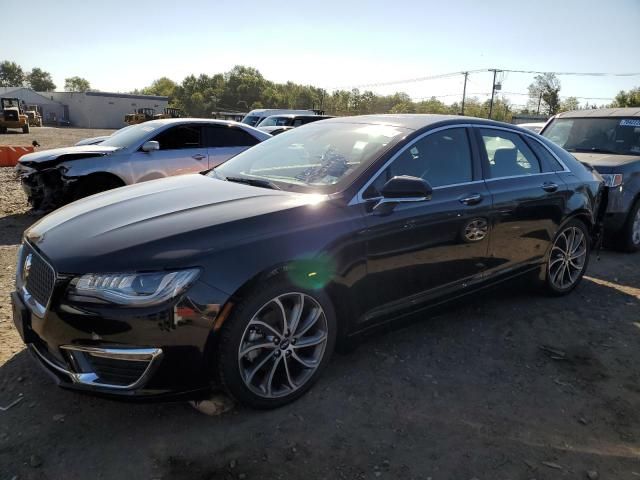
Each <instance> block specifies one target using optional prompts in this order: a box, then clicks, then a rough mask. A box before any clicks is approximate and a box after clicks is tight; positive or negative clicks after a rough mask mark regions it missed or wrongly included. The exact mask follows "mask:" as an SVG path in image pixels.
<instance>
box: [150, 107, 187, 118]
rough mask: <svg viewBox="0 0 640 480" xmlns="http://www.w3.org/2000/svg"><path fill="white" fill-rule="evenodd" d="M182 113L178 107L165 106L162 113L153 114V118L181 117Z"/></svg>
mask: <svg viewBox="0 0 640 480" xmlns="http://www.w3.org/2000/svg"><path fill="white" fill-rule="evenodd" d="M182 117H184V114H183V113H182V110H180V109H179V108H173V107H167V108H165V109H164V111H163V112H162V113H157V114H155V115H154V116H153V119H154V120H161V119H163V118H182Z"/></svg>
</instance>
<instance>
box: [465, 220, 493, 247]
mask: <svg viewBox="0 0 640 480" xmlns="http://www.w3.org/2000/svg"><path fill="white" fill-rule="evenodd" d="M488 230H489V225H488V224H487V221H486V220H485V219H484V218H476V219H475V220H472V221H471V222H469V224H468V225H467V226H466V228H465V229H464V237H465V238H466V239H467V240H468V241H470V242H477V241H478V240H482V239H483V238H484V237H486V236H487V231H488Z"/></svg>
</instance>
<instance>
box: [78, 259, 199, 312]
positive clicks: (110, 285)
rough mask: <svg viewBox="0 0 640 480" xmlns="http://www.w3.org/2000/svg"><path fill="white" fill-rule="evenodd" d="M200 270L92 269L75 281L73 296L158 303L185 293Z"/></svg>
mask: <svg viewBox="0 0 640 480" xmlns="http://www.w3.org/2000/svg"><path fill="white" fill-rule="evenodd" d="M199 273H200V270H198V269H197V268H192V269H189V270H177V271H174V272H152V273H88V274H86V275H83V276H81V277H80V278H77V279H75V280H74V282H72V284H75V285H73V286H72V287H71V290H70V292H69V299H70V300H75V301H81V302H94V303H95V302H98V303H102V302H109V303H115V304H118V305H125V306H128V307H149V306H152V305H158V304H160V303H163V302H165V301H167V300H170V299H172V298H174V297H177V296H178V295H180V294H181V293H183V292H184V291H185V290H186V289H187V288H188V287H189V286H190V285H191V284H192V283H193V282H194V281H195V279H196V278H197V276H198V274H199Z"/></svg>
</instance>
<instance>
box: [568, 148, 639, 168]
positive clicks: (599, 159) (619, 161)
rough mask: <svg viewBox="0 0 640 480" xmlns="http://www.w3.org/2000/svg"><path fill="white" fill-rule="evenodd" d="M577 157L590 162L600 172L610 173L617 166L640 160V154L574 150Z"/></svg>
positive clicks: (573, 153)
mask: <svg viewBox="0 0 640 480" xmlns="http://www.w3.org/2000/svg"><path fill="white" fill-rule="evenodd" d="M571 154H572V155H573V156H574V157H575V158H576V159H578V160H579V161H581V162H584V163H588V164H589V165H591V166H592V167H594V168H595V169H596V170H598V171H599V172H600V173H610V172H611V171H613V170H615V167H622V166H626V165H629V164H631V163H634V162H640V155H617V154H611V153H589V152H572V153H571Z"/></svg>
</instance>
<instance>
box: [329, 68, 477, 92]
mask: <svg viewBox="0 0 640 480" xmlns="http://www.w3.org/2000/svg"><path fill="white" fill-rule="evenodd" d="M485 71H486V70H467V71H466V72H450V73H441V74H439V75H429V76H426V77H416V78H408V79H405V80H391V81H388V82H378V83H366V84H362V85H346V86H342V87H331V88H328V89H327V90H346V89H353V88H358V89H360V88H371V87H387V86H390V85H399V84H403V83H417V82H424V81H426V80H436V79H439V78H449V77H456V76H458V75H464V74H465V73H479V72H485Z"/></svg>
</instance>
